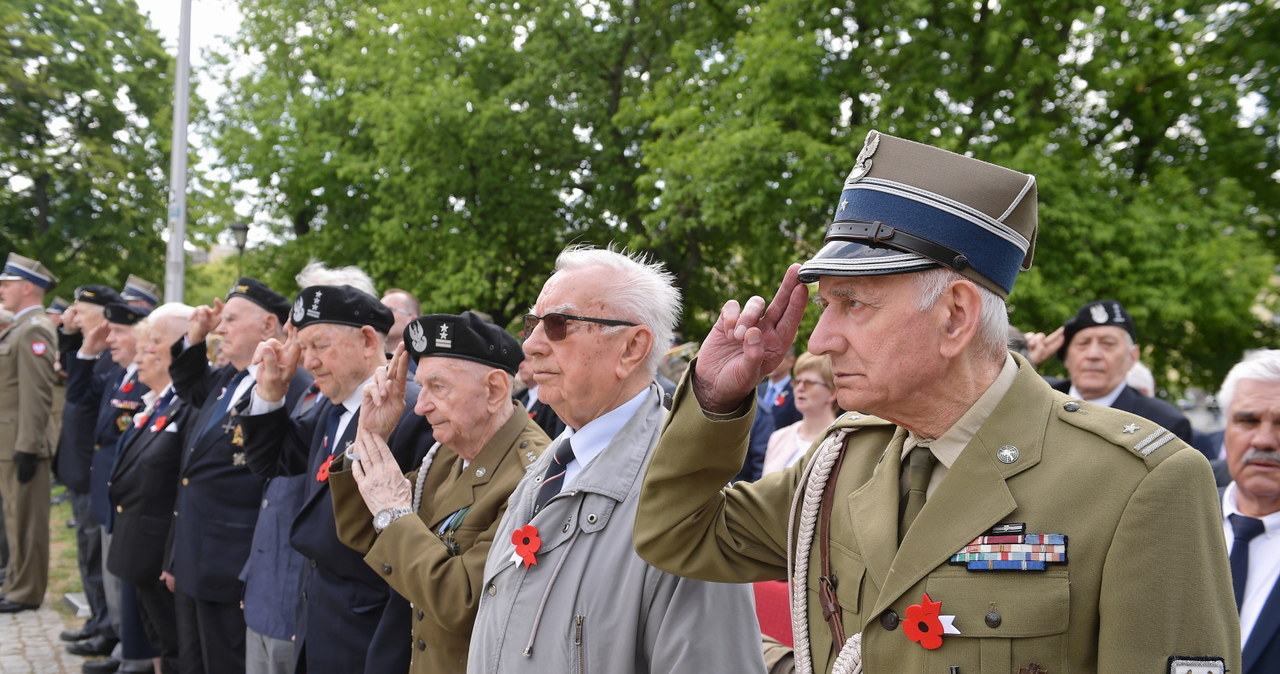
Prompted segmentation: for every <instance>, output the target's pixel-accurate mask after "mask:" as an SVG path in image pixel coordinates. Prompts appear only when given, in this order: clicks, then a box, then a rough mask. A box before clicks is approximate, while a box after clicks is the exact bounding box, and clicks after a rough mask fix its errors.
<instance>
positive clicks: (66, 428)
mask: <svg viewBox="0 0 1280 674" xmlns="http://www.w3.org/2000/svg"><path fill="white" fill-rule="evenodd" d="M83 343H84V337H83V336H82V335H81V334H80V333H76V334H73V335H68V334H65V333H63V332H62V331H58V350H59V351H60V352H61V354H62V355H61V362H62V370H63V372H66V374H67V387H66V395H67V404H66V407H65V408H64V409H63V411H62V429H61V430H60V431H59V432H58V452H57V456H56V458H55V459H54V464H53V471H54V473H56V474H57V475H58V480H59V481H61V482H62V483H63V484H65V485H66V486H67V489H70V490H71V491H74V492H76V493H77V494H88V493H89V475H90V472H91V469H90V467H91V466H92V465H93V454H94V452H93V445H94V432H95V429H96V427H97V425H98V411H99V406H100V404H101V402H102V393H103V390H104V389H105V388H107V380H108V379H109V378H110V377H111V376H112V375H113V374H114V376H115V380H114V381H113V382H112V385H113V386H114V384H115V383H117V382H118V381H119V379H120V376H121V375H122V374H123V373H124V370H123V369H122V368H120V366H119V365H116V364H115V363H113V362H111V359H110V358H109V357H106V358H104V357H99V358H98V359H96V360H82V359H80V358H77V357H76V352H77V351H79V350H80V346H81V345H82V344H83Z"/></svg>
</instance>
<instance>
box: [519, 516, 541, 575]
mask: <svg viewBox="0 0 1280 674" xmlns="http://www.w3.org/2000/svg"><path fill="white" fill-rule="evenodd" d="M511 543H512V544H513V545H515V546H516V554H515V555H513V560H514V559H515V558H517V557H518V558H519V560H520V561H523V562H524V568H526V569H527V568H529V567H530V566H533V565H534V564H537V563H538V558H537V557H534V553H536V552H537V551H538V548H541V547H542V539H541V538H538V527H535V526H533V525H532V524H527V525H525V526H523V527H520V528H519V529H516V530H515V531H513V532H511Z"/></svg>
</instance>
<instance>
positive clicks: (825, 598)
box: [818, 447, 845, 655]
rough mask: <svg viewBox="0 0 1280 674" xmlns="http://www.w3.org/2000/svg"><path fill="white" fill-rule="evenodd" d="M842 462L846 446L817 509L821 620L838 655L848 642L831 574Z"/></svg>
mask: <svg viewBox="0 0 1280 674" xmlns="http://www.w3.org/2000/svg"><path fill="white" fill-rule="evenodd" d="M842 463H844V448H843V447H841V448H840V453H839V454H837V455H836V460H835V463H834V464H832V466H831V473H830V477H829V478H827V485H826V488H825V489H823V490H822V505H821V507H820V508H819V510H818V554H819V555H820V557H821V564H822V575H821V576H819V577H818V601H819V602H820V603H821V605H822V619H823V620H825V621H827V627H828V628H829V629H830V630H831V646H832V647H833V648H834V649H835V654H836V655H840V649H841V648H843V647H844V641H845V639H844V622H843V620H842V618H841V616H842V614H841V610H842V609H841V608H840V598H839V597H837V596H836V585H837V583H838V581H837V579H836V576H835V574H833V573H831V508H832V505H833V503H834V502H835V498H836V482H837V480H838V479H839V477H840V464H842Z"/></svg>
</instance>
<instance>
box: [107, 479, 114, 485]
mask: <svg viewBox="0 0 1280 674" xmlns="http://www.w3.org/2000/svg"><path fill="white" fill-rule="evenodd" d="M113 484H115V483H114V482H112V481H111V480H107V486H108V487H110V486H111V485H113Z"/></svg>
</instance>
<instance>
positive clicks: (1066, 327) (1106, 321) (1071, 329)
mask: <svg viewBox="0 0 1280 674" xmlns="http://www.w3.org/2000/svg"><path fill="white" fill-rule="evenodd" d="M1100 325H1113V326H1115V327H1117V328H1124V331H1125V332H1127V333H1129V338H1130V339H1132V340H1133V341H1134V343H1137V341H1138V329H1137V327H1135V326H1134V323H1133V316H1130V315H1129V312H1128V311H1125V308H1124V305H1123V304H1121V303H1119V302H1117V301H1115V300H1097V301H1095V302H1090V303H1088V304H1086V305H1084V306H1083V307H1080V311H1078V312H1076V315H1075V316H1072V317H1071V319H1070V320H1068V321H1067V322H1066V323H1064V324H1063V326H1062V328H1063V330H1062V346H1061V347H1060V348H1059V349H1058V357H1059V358H1066V357H1067V349H1068V348H1070V347H1071V338H1072V337H1075V336H1076V333H1077V332H1080V331H1081V330H1084V329H1085V328H1096V327H1098V326H1100Z"/></svg>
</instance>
